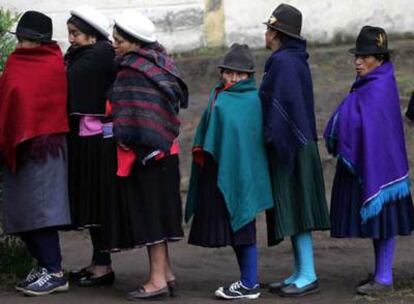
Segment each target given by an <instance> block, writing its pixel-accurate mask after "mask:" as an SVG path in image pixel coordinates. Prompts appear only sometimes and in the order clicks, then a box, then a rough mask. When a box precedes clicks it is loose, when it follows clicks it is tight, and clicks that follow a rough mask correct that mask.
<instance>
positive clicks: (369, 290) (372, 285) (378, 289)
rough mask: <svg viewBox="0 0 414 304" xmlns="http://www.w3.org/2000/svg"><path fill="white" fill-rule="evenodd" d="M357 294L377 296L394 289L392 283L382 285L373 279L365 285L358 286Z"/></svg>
mask: <svg viewBox="0 0 414 304" xmlns="http://www.w3.org/2000/svg"><path fill="white" fill-rule="evenodd" d="M356 291H357V294H359V295H363V296H379V295H383V294H386V293H389V292H392V291H394V287H393V285H392V284H391V285H384V284H380V283H378V282H375V281H370V282H368V283H366V284H365V285H361V286H358V287H357V289H356Z"/></svg>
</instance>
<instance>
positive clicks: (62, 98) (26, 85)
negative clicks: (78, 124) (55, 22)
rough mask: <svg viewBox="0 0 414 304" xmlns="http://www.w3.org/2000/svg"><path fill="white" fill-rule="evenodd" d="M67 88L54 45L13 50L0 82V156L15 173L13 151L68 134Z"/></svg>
mask: <svg viewBox="0 0 414 304" xmlns="http://www.w3.org/2000/svg"><path fill="white" fill-rule="evenodd" d="M66 100H67V84H66V73H65V67H64V63H63V58H62V53H61V51H60V48H59V46H58V45H57V44H55V43H54V44H45V45H41V46H40V47H36V48H32V49H26V48H18V49H16V50H15V51H14V52H13V53H12V54H11V55H10V57H9V58H8V60H7V62H6V66H5V70H4V73H3V75H2V77H1V78H0V152H1V153H2V154H3V157H4V161H5V164H6V165H7V167H8V168H9V169H10V170H12V171H13V172H15V171H16V148H17V146H18V145H19V144H21V143H22V142H24V141H27V140H29V139H32V138H34V137H37V136H41V135H46V134H56V133H65V132H68V131H69V127H68V121H67V114H66Z"/></svg>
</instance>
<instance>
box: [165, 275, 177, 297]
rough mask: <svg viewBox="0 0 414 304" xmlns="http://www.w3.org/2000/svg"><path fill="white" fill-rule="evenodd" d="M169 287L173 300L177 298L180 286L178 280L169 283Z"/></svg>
mask: <svg viewBox="0 0 414 304" xmlns="http://www.w3.org/2000/svg"><path fill="white" fill-rule="evenodd" d="M167 286H168V292H169V293H170V297H171V298H173V297H176V296H177V289H178V288H177V286H178V284H177V280H176V279H174V280H171V281H168V282H167Z"/></svg>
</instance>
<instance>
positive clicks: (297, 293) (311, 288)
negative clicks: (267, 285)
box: [279, 280, 320, 297]
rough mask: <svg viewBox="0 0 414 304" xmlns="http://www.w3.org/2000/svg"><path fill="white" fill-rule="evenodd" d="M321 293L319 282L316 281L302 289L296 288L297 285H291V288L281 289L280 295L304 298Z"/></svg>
mask: <svg viewBox="0 0 414 304" xmlns="http://www.w3.org/2000/svg"><path fill="white" fill-rule="evenodd" d="M319 291H320V289H319V282H318V280H316V281H315V282H313V283H310V284H308V285H306V286H303V287H302V288H298V287H296V285H295V284H290V285H289V286H286V287H283V288H282V289H280V291H279V295H280V296H281V297H303V296H306V295H309V294H313V293H318V292H319Z"/></svg>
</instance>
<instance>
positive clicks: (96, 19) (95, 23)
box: [70, 5, 110, 37]
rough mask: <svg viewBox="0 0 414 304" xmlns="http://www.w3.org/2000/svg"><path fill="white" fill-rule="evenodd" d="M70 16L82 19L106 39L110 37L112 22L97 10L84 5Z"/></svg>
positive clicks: (71, 12) (74, 10)
mask: <svg viewBox="0 0 414 304" xmlns="http://www.w3.org/2000/svg"><path fill="white" fill-rule="evenodd" d="M70 14H71V15H73V16H76V17H78V18H80V19H82V20H83V21H85V22H86V23H87V24H89V25H90V26H92V27H93V28H94V29H96V30H97V31H98V32H99V33H101V34H102V35H104V36H105V37H108V36H109V35H110V22H109V20H108V18H106V17H105V15H104V14H102V13H101V12H100V11H98V10H97V9H96V8H94V7H92V6H89V5H82V6H79V7H78V8H75V9H73V10H71V11H70Z"/></svg>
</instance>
